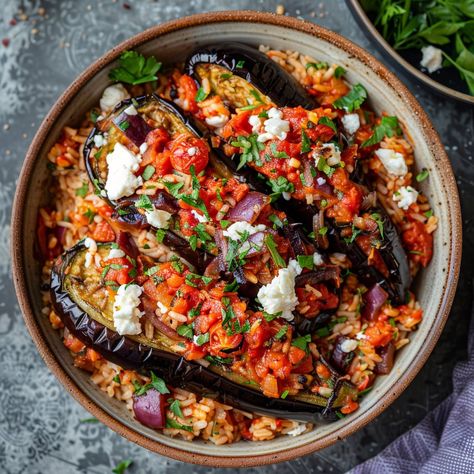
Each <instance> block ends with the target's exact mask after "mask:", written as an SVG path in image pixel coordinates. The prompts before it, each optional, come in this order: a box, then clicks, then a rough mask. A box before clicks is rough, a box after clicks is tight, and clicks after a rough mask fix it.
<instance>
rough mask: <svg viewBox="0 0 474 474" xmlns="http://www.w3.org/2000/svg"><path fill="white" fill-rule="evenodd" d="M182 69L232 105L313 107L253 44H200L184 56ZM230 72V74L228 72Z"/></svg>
mask: <svg viewBox="0 0 474 474" xmlns="http://www.w3.org/2000/svg"><path fill="white" fill-rule="evenodd" d="M184 69H185V72H186V74H188V75H189V76H191V77H193V78H194V79H195V80H196V81H197V82H199V83H201V82H202V80H203V79H205V78H206V79H208V80H209V83H210V85H211V89H212V90H213V92H215V93H216V94H217V95H219V96H221V97H222V98H223V99H224V102H227V103H228V104H230V105H231V106H233V107H234V108H238V107H244V106H248V105H249V104H250V105H253V104H255V105H259V104H260V105H262V104H266V103H267V104H268V103H274V104H276V105H278V106H280V107H284V106H293V107H296V106H298V105H300V106H302V107H304V108H306V109H314V108H315V107H317V104H316V102H315V100H314V99H313V98H312V97H311V96H310V95H309V94H308V93H307V92H306V90H305V89H304V88H303V86H301V84H299V83H298V81H297V80H296V79H295V78H294V77H293V76H292V75H291V74H289V73H288V72H287V71H285V70H284V69H283V68H282V67H280V66H279V65H278V64H277V63H276V62H275V61H273V60H272V59H270V58H269V57H268V56H267V55H266V54H264V53H262V52H260V51H259V50H258V49H256V48H255V47H253V46H249V45H247V44H243V43H237V42H228V43H222V44H220V45H209V46H204V47H200V48H199V49H197V50H196V51H194V52H193V53H191V55H190V56H189V57H188V58H187V60H186V63H185V68H184ZM229 74H231V75H229Z"/></svg>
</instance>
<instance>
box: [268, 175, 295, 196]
mask: <svg viewBox="0 0 474 474" xmlns="http://www.w3.org/2000/svg"><path fill="white" fill-rule="evenodd" d="M268 183H269V184H270V186H271V188H272V191H273V194H272V195H271V196H272V197H275V198H277V197H279V196H280V195H281V193H290V194H291V193H292V192H294V191H295V185H294V184H293V183H290V181H288V180H287V179H286V178H285V177H284V176H278V178H276V179H274V178H272V179H269V180H268Z"/></svg>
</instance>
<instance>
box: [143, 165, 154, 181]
mask: <svg viewBox="0 0 474 474" xmlns="http://www.w3.org/2000/svg"><path fill="white" fill-rule="evenodd" d="M154 174H155V167H154V166H152V165H148V166H147V167H146V168H145V169H144V170H143V173H142V178H143V180H144V181H148V180H149V179H150V178H151V177H152V176H153V175H154Z"/></svg>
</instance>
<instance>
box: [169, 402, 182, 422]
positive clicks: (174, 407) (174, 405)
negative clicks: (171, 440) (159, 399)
mask: <svg viewBox="0 0 474 474" xmlns="http://www.w3.org/2000/svg"><path fill="white" fill-rule="evenodd" d="M170 400H173V399H172V398H171V399H170ZM168 401H169V400H168ZM170 410H171V411H172V412H173V413H174V414H175V415H176V416H178V417H179V418H184V415H183V412H182V411H181V405H180V403H179V400H173V401H172V402H171V403H170Z"/></svg>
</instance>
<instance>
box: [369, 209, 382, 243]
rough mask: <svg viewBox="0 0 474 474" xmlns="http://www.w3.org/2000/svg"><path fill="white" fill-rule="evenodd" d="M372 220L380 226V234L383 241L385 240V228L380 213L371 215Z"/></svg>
mask: <svg viewBox="0 0 474 474" xmlns="http://www.w3.org/2000/svg"><path fill="white" fill-rule="evenodd" d="M370 218H371V219H372V220H374V221H375V222H376V223H377V226H378V228H379V232H380V237H382V239H383V238H384V228H383V219H382V216H381V215H380V214H379V213H378V212H374V213H373V214H370Z"/></svg>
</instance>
